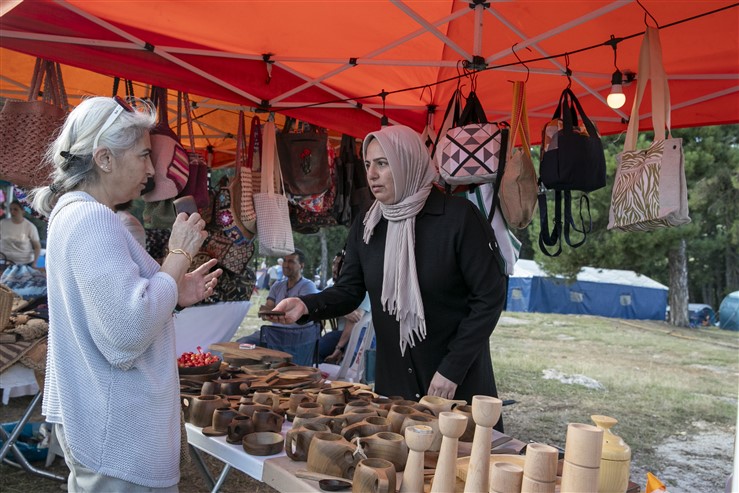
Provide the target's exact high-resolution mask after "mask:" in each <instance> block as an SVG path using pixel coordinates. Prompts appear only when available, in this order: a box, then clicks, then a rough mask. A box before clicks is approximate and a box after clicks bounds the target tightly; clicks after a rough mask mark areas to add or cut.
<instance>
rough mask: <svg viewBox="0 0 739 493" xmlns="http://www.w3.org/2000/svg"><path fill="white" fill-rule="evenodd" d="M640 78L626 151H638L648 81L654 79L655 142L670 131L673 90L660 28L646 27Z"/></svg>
mask: <svg viewBox="0 0 739 493" xmlns="http://www.w3.org/2000/svg"><path fill="white" fill-rule="evenodd" d="M638 74H639V77H637V81H636V97H635V98H634V104H633V105H632V106H631V116H630V117H629V126H628V128H627V130H626V138H625V140H624V151H633V150H635V149H636V141H637V138H638V137H639V106H640V105H641V102H642V99H643V97H644V91H645V90H646V87H647V81H649V79H651V80H652V83H651V87H652V89H651V90H652V127H654V140H664V139H665V128H666V129H667V135H669V136H670V137H671V136H672V134H671V132H670V111H671V109H670V87H669V85H668V83H667V75H666V74H665V67H664V65H663V64H662V45H661V43H660V39H659V29H656V28H654V27H649V26H647V28H646V31H645V33H644V39H643V40H642V44H641V50H640V52H639V72H638Z"/></svg>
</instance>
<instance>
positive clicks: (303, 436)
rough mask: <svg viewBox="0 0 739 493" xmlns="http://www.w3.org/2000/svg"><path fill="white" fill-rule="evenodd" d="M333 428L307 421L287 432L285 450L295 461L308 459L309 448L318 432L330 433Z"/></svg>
mask: <svg viewBox="0 0 739 493" xmlns="http://www.w3.org/2000/svg"><path fill="white" fill-rule="evenodd" d="M330 431H331V429H330V428H329V427H328V425H327V424H323V423H305V424H303V425H302V426H299V427H298V428H295V427H293V429H291V430H289V431H288V432H287V433H286V434H285V452H286V453H287V456H288V457H290V458H291V459H292V460H295V461H306V460H308V449H309V448H310V442H311V441H312V440H313V436H314V435H315V434H316V433H329V432H330Z"/></svg>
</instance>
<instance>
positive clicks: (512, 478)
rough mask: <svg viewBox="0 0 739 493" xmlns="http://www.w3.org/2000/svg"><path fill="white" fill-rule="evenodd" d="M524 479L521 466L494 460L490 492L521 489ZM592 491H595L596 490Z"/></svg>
mask: <svg viewBox="0 0 739 493" xmlns="http://www.w3.org/2000/svg"><path fill="white" fill-rule="evenodd" d="M522 480H523V469H522V468H521V467H520V466H517V465H516V464H511V463H509V462H494V463H493V465H492V467H491V468H490V493H511V492H512V491H516V492H518V491H521V481H522ZM563 491H564V490H563ZM591 493H595V490H593V491H592V492H591Z"/></svg>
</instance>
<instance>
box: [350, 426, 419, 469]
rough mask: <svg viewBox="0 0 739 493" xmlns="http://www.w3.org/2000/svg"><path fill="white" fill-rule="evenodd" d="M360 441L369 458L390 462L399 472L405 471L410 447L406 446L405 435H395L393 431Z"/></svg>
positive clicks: (383, 432) (376, 434)
mask: <svg viewBox="0 0 739 493" xmlns="http://www.w3.org/2000/svg"><path fill="white" fill-rule="evenodd" d="M359 441H360V443H361V444H362V450H364V453H365V455H367V457H369V458H373V459H385V460H387V461H390V462H392V464H393V466H394V467H395V471H397V472H400V471H403V470H404V469H405V464H406V461H407V460H408V445H406V443H405V437H403V435H399V434H397V433H393V432H392V431H381V432H379V433H375V434H374V435H371V436H368V437H364V438H360V439H359Z"/></svg>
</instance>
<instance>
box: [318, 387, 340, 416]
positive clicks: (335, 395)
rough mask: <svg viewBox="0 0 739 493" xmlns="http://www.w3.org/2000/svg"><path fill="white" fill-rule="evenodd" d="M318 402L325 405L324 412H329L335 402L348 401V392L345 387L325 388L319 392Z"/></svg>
mask: <svg viewBox="0 0 739 493" xmlns="http://www.w3.org/2000/svg"><path fill="white" fill-rule="evenodd" d="M316 402H317V403H319V404H321V405H322V406H323V414H328V412H329V410H330V409H331V407H332V406H333V405H334V404H345V403H346V393H345V392H344V390H343V389H325V390H322V391H320V392H319V393H318V398H317V399H316Z"/></svg>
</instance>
